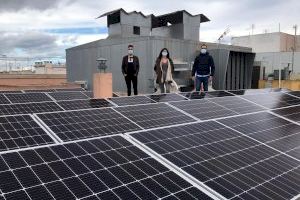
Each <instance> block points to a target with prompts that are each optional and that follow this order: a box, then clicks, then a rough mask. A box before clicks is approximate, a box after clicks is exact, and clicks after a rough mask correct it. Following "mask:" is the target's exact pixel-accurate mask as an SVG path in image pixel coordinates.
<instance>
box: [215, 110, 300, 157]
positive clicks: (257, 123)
mask: <svg viewBox="0 0 300 200" xmlns="http://www.w3.org/2000/svg"><path fill="white" fill-rule="evenodd" d="M220 122H221V123H223V124H225V125H227V126H230V127H232V128H234V129H235V130H238V131H239V132H241V133H243V134H246V135H249V136H251V137H252V138H254V139H256V140H257V141H260V142H263V143H265V144H268V145H269V146H271V147H274V148H275V149H278V150H280V151H281V152H285V153H288V152H290V151H292V150H295V149H299V148H300V126H299V125H297V124H295V123H292V122H290V121H287V120H285V119H282V118H279V117H277V116H275V115H272V114H271V113H259V114H252V115H245V116H242V117H233V118H228V119H223V120H220ZM288 154H289V153H288Z"/></svg>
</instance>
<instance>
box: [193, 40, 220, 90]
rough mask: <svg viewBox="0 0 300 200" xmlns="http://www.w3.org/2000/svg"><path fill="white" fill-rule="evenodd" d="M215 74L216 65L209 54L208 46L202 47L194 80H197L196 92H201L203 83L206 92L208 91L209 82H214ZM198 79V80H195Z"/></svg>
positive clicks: (197, 59)
mask: <svg viewBox="0 0 300 200" xmlns="http://www.w3.org/2000/svg"><path fill="white" fill-rule="evenodd" d="M214 73H215V64H214V60H213V58H212V56H211V55H209V53H208V52H207V46H206V45H205V44H202V45H201V52H200V54H199V55H198V56H197V57H196V58H195V61H194V65H193V69H192V78H193V80H195V79H196V91H200V88H201V84H202V83H203V88H204V91H208V82H209V81H212V77H213V76H214ZM195 77H196V78H195Z"/></svg>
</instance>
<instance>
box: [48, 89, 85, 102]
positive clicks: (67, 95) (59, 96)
mask: <svg viewBox="0 0 300 200" xmlns="http://www.w3.org/2000/svg"><path fill="white" fill-rule="evenodd" d="M48 94H49V95H50V96H51V97H52V98H53V99H55V100H56V101H63V100H75V99H88V97H87V96H86V95H84V94H83V93H81V92H80V91H75V92H50V93H48Z"/></svg>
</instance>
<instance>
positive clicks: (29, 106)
mask: <svg viewBox="0 0 300 200" xmlns="http://www.w3.org/2000/svg"><path fill="white" fill-rule="evenodd" d="M62 110H63V109H62V108H61V107H59V106H58V105H57V104H56V103H55V102H42V103H22V104H8V105H0V115H16V114H29V113H42V112H54V111H62Z"/></svg>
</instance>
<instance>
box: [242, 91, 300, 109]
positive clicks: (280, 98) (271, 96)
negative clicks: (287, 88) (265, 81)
mask: <svg viewBox="0 0 300 200" xmlns="http://www.w3.org/2000/svg"><path fill="white" fill-rule="evenodd" d="M242 98H244V99H247V100H250V101H252V102H254V103H256V104H259V105H261V106H264V107H266V108H269V109H274V108H282V107H287V106H291V105H297V104H300V99H299V98H297V97H293V96H291V95H288V94H284V93H281V92H276V93H274V92H272V93H267V94H257V95H245V96H242Z"/></svg>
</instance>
